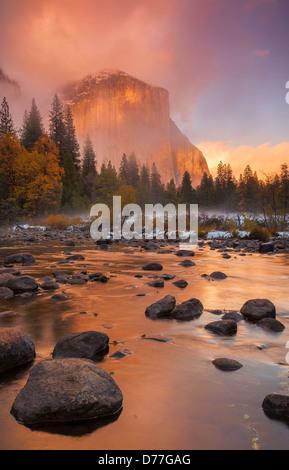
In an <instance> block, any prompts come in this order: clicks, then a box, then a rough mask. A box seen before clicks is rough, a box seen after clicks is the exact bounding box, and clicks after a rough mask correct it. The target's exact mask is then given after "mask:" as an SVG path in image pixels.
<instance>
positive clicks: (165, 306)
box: [145, 295, 176, 318]
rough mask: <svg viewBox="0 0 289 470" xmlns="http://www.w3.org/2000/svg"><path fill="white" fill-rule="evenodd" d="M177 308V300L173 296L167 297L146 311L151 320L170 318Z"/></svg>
mask: <svg viewBox="0 0 289 470" xmlns="http://www.w3.org/2000/svg"><path fill="white" fill-rule="evenodd" d="M175 306H176V299H175V297H173V296H172V295H167V296H166V297H164V298H163V299H161V300H159V301H158V302H155V303H154V304H152V305H150V306H149V307H148V308H147V309H146V312H145V314H146V316H147V317H150V318H166V317H170V313H171V312H172V311H173V310H174V308H175Z"/></svg>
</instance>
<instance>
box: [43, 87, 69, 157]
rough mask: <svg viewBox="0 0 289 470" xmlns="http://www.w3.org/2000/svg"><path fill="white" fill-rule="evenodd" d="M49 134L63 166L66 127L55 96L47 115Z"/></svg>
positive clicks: (59, 104)
mask: <svg viewBox="0 0 289 470" xmlns="http://www.w3.org/2000/svg"><path fill="white" fill-rule="evenodd" d="M49 132H50V137H51V139H52V142H53V143H54V144H55V145H56V147H57V148H58V150H59V155H60V162H61V164H62V165H63V163H64V159H65V155H66V154H67V148H66V125H65V119H64V111H63V105H62V102H61V101H60V99H59V98H58V96H57V95H55V97H54V100H53V103H52V106H51V110H50V113H49ZM71 158H72V157H71Z"/></svg>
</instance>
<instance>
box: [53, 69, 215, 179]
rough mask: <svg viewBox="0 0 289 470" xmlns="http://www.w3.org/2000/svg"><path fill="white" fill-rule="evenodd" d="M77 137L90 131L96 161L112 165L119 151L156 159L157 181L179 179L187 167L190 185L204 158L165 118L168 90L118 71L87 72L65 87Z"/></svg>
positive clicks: (197, 176)
mask: <svg viewBox="0 0 289 470" xmlns="http://www.w3.org/2000/svg"><path fill="white" fill-rule="evenodd" d="M62 98H63V99H64V100H65V102H66V103H67V104H70V106H71V108H72V112H73V115H74V119H75V125H76V130H77V133H78V136H79V138H80V139H81V140H84V138H85V137H86V135H87V134H89V135H90V137H91V139H92V141H93V143H94V147H95V150H96V153H97V158H98V161H99V162H101V161H102V160H103V159H104V158H109V159H111V161H112V162H113V164H114V165H115V166H116V167H118V166H119V163H120V160H121V158H122V155H123V154H124V153H125V154H127V155H128V156H129V155H130V154H131V153H132V152H134V153H135V155H136V157H137V159H138V160H139V163H140V164H143V163H145V164H147V165H149V166H150V165H151V164H152V163H153V162H155V163H156V165H157V167H158V169H159V171H160V173H161V175H162V180H163V182H167V181H169V180H170V179H171V178H174V179H175V181H176V182H177V183H179V182H180V180H181V178H182V176H183V173H184V172H185V171H186V170H187V171H188V172H189V173H190V175H191V178H192V182H193V184H194V185H196V184H198V183H199V182H200V180H201V178H202V175H203V173H204V172H207V173H209V169H208V165H207V162H206V160H205V158H204V156H203V154H202V153H201V151H200V150H199V149H197V148H196V147H195V146H194V145H192V144H191V142H190V141H189V140H188V139H187V137H185V136H184V135H183V134H182V133H181V131H180V130H179V129H178V127H177V126H176V124H175V123H174V122H173V121H172V120H171V119H170V106H169V93H168V91H167V90H165V89H163V88H159V87H156V86H153V85H151V84H148V83H145V82H143V81H141V80H138V79H137V78H135V77H132V76H130V75H127V74H126V73H124V72H119V71H114V72H111V71H107V72H101V73H99V74H97V75H88V76H87V77H85V78H84V79H83V80H80V81H78V82H76V83H74V84H72V85H69V86H67V87H66V89H65V90H63V92H62Z"/></svg>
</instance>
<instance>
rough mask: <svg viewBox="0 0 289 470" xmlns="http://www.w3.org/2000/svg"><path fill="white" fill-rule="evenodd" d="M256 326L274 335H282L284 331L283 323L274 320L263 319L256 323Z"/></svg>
mask: <svg viewBox="0 0 289 470" xmlns="http://www.w3.org/2000/svg"><path fill="white" fill-rule="evenodd" d="M257 326H259V327H260V328H264V329H265V330H269V331H273V332H274V333H282V331H284V330H285V326H284V325H283V323H281V322H280V321H278V320H275V319H274V318H263V320H260V321H258V323H257Z"/></svg>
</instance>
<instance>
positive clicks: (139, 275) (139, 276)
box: [135, 274, 143, 279]
mask: <svg viewBox="0 0 289 470" xmlns="http://www.w3.org/2000/svg"><path fill="white" fill-rule="evenodd" d="M135 277H136V278H138V279H142V278H143V275H142V274H136V275H135Z"/></svg>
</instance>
